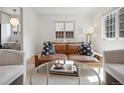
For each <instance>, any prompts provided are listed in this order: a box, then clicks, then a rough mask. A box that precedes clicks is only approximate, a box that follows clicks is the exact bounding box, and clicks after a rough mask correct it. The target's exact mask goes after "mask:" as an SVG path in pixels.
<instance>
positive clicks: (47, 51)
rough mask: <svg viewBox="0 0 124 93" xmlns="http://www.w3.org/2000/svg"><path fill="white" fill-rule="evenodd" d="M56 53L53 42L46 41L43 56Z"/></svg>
mask: <svg viewBox="0 0 124 93" xmlns="http://www.w3.org/2000/svg"><path fill="white" fill-rule="evenodd" d="M52 54H55V49H54V46H53V45H52V43H51V42H44V45H43V50H42V54H41V56H46V55H52Z"/></svg>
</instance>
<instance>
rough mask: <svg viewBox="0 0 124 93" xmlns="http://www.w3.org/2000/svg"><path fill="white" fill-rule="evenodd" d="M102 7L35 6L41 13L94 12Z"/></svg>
mask: <svg viewBox="0 0 124 93" xmlns="http://www.w3.org/2000/svg"><path fill="white" fill-rule="evenodd" d="M101 8H102V7H37V8H33V9H34V10H35V11H36V12H37V13H38V14H39V15H43V14H93V13H95V12H96V11H98V10H101Z"/></svg>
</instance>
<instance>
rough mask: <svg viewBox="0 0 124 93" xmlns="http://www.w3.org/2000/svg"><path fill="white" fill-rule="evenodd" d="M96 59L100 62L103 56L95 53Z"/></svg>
mask: <svg viewBox="0 0 124 93" xmlns="http://www.w3.org/2000/svg"><path fill="white" fill-rule="evenodd" d="M94 57H95V58H97V59H98V60H101V59H103V55H101V54H99V53H96V52H94Z"/></svg>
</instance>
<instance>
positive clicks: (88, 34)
mask: <svg viewBox="0 0 124 93" xmlns="http://www.w3.org/2000/svg"><path fill="white" fill-rule="evenodd" d="M93 32H94V27H89V28H88V29H87V31H86V42H87V43H89V42H90V41H92V34H93Z"/></svg>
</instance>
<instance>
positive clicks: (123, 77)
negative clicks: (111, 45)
mask: <svg viewBox="0 0 124 93" xmlns="http://www.w3.org/2000/svg"><path fill="white" fill-rule="evenodd" d="M104 62H105V71H106V80H107V84H110V83H113V84H116V83H114V82H115V81H113V80H114V79H115V80H117V81H118V83H120V84H124V49H120V50H109V51H104ZM110 76H112V78H110ZM117 81H116V82H117Z"/></svg>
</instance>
